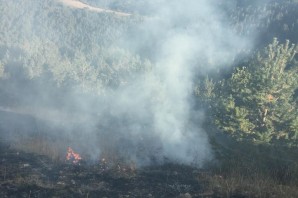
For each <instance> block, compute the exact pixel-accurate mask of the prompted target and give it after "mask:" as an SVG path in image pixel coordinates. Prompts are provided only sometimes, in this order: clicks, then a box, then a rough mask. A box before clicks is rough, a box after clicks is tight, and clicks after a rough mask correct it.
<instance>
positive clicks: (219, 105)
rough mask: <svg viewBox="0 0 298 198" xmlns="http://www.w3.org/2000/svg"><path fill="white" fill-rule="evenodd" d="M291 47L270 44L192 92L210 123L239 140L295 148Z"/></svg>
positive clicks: (297, 131) (297, 73) (296, 84)
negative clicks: (224, 75)
mask: <svg viewBox="0 0 298 198" xmlns="http://www.w3.org/2000/svg"><path fill="white" fill-rule="evenodd" d="M295 48H296V46H295V45H294V44H290V43H289V41H287V42H286V43H284V44H279V43H278V41H277V39H274V41H273V43H271V44H270V45H269V46H268V47H266V48H265V49H264V50H262V51H261V52H258V53H256V54H255V55H254V56H253V57H252V58H251V59H250V60H249V61H248V62H247V64H245V65H244V66H240V67H237V68H235V70H234V72H233V73H232V74H231V76H230V77H229V78H227V79H222V80H219V81H213V80H212V79H209V78H206V80H205V82H202V83H201V84H200V85H199V86H198V87H197V89H196V92H197V94H198V96H199V98H200V99H201V102H202V103H205V104H206V103H207V104H208V106H209V109H208V112H209V115H210V117H211V119H212V120H214V123H215V124H216V125H217V126H218V127H219V128H220V129H222V130H223V131H224V132H226V133H228V134H230V135H231V136H233V137H235V138H236V139H238V140H250V141H253V142H261V143H274V144H287V145H295V146H297V143H298V106H297V105H298V99H297V93H296V92H297V90H298V81H297V79H298V62H297V61H296V60H295V58H294V57H295V55H296V53H297V52H296V50H295Z"/></svg>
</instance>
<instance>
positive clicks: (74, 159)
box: [66, 147, 82, 164]
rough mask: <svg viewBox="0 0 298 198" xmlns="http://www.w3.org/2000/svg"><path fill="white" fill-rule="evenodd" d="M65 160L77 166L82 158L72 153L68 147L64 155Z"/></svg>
mask: <svg viewBox="0 0 298 198" xmlns="http://www.w3.org/2000/svg"><path fill="white" fill-rule="evenodd" d="M66 160H67V161H72V163H74V164H77V163H79V162H80V161H81V160H82V157H81V156H80V154H78V153H76V152H74V151H73V150H72V148H70V147H68V148H67V154H66Z"/></svg>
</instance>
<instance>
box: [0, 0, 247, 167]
mask: <svg viewBox="0 0 298 198" xmlns="http://www.w3.org/2000/svg"><path fill="white" fill-rule="evenodd" d="M150 5H153V7H154V9H152V8H151V9H150V10H154V11H153V13H151V14H150V17H145V18H143V19H142V22H141V23H140V24H138V25H137V26H135V29H133V30H129V31H128V33H127V34H126V36H124V37H123V38H121V39H120V40H119V41H118V42H117V43H118V46H119V47H120V48H124V49H125V50H128V51H129V52H130V53H135V54H138V55H139V56H140V57H141V59H149V60H150V62H151V63H150V67H149V68H147V69H146V71H143V72H139V73H137V74H132V75H131V78H129V79H128V82H121V83H123V85H122V86H112V87H101V89H103V91H95V92H94V89H93V90H91V91H90V90H86V85H85V84H84V86H79V87H77V86H72V85H71V84H67V86H66V85H64V88H63V89H62V88H61V87H56V88H53V87H55V86H52V85H51V86H49V85H50V84H49V83H48V82H47V81H46V80H45V81H43V79H42V78H41V77H39V79H38V80H35V81H33V82H35V83H29V84H27V86H25V85H24V84H22V83H21V81H20V80H19V79H17V78H16V79H13V80H14V82H15V84H14V85H13V89H12V87H11V86H9V85H8V86H7V90H6V93H8V94H11V95H13V96H14V97H15V98H17V101H18V102H17V104H18V105H17V106H18V107H17V108H16V107H15V106H14V107H9V108H6V107H3V108H2V112H6V113H8V112H10V113H16V114H18V116H19V115H20V114H22V115H26V116H31V117H32V119H33V120H35V121H34V123H39V124H40V126H39V131H41V133H45V134H51V135H53V136H55V137H61V138H65V139H66V141H65V142H66V143H67V144H68V145H63V146H65V147H66V146H72V147H74V148H75V149H76V150H77V151H78V152H81V153H85V154H88V155H89V156H91V158H93V159H98V158H99V157H100V155H102V154H103V153H105V152H108V151H110V152H111V153H115V154H116V155H119V156H120V157H121V158H123V159H124V160H127V161H134V162H136V163H137V164H139V165H148V164H151V163H164V162H174V163H181V164H192V165H197V166H202V165H203V163H204V162H205V161H206V160H210V159H212V151H211V148H210V145H209V143H208V136H207V133H208V132H206V131H204V130H203V129H202V128H201V123H202V121H203V120H204V115H203V111H201V110H199V109H195V108H194V106H195V104H194V100H193V86H194V85H193V82H194V77H195V75H196V74H198V73H199V74H206V73H208V72H210V71H212V70H214V69H216V68H220V67H226V66H229V65H230V64H232V62H233V61H234V58H235V56H237V54H238V53H239V52H240V51H241V50H242V49H243V48H246V49H247V48H249V47H250V45H249V43H250V40H249V39H248V38H244V37H239V36H237V35H236V33H235V32H234V31H233V30H232V29H231V28H230V26H229V23H228V18H227V13H225V9H224V8H225V4H224V3H221V4H219V3H218V2H217V1H215V0H201V1H195V0H189V1H187V2H183V1H178V0H174V1H162V0H160V1H155V2H154V4H149V5H148V6H150ZM86 59H87V61H88V57H86ZM98 64H100V63H98ZM55 89H57V90H55ZM32 90H34V91H32ZM12 91H13V94H12ZM4 98H5V97H4ZM6 99H7V98H6ZM6 118H8V117H6ZM19 120H20V119H19V117H18V118H11V119H8V120H6V121H5V122H2V123H1V127H2V130H3V131H9V132H11V133H13V132H12V131H16V130H17V131H19V133H17V134H22V136H26V135H27V136H30V135H31V133H30V132H29V131H34V130H35V128H36V127H33V126H32V123H33V121H28V122H24V123H22V124H21V125H20V126H19V127H18V128H16V130H12V128H13V126H18V125H19V124H16V123H19ZM41 123H42V124H41ZM37 125H38V124H37ZM35 126H36V125H35ZM8 128H9V129H8ZM25 128H27V130H25ZM45 128H47V129H45ZM8 136H9V137H10V138H9V139H15V137H14V136H13V135H8ZM63 146H62V147H63Z"/></svg>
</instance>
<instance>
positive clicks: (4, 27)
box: [0, 0, 298, 145]
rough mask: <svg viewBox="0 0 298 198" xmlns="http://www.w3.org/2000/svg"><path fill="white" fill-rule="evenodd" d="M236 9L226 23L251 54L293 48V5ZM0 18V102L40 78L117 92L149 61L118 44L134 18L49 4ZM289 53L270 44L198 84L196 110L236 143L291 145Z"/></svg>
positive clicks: (296, 15) (21, 7) (7, 6)
mask: <svg viewBox="0 0 298 198" xmlns="http://www.w3.org/2000/svg"><path fill="white" fill-rule="evenodd" d="M85 2H87V3H93V5H104V4H105V5H106V6H110V8H115V9H122V10H123V11H129V12H132V13H134V12H136V13H141V14H142V13H143V12H142V11H141V10H139V9H140V7H142V6H139V5H141V4H142V3H144V1H140V2H138V3H137V4H134V6H135V7H134V6H131V5H132V1H129V0H127V1H116V0H115V1H111V2H110V3H109V4H108V3H107V1H97V4H96V1H91V0H89V1H85ZM235 2H236V3H235V4H233V6H231V7H229V8H227V12H228V13H229V16H230V21H229V24H230V25H231V26H232V27H233V28H234V30H235V32H236V33H237V34H239V35H242V36H248V37H255V38H256V41H257V43H258V46H257V47H259V46H265V45H267V43H268V41H269V40H272V38H273V37H277V38H279V39H280V40H282V41H283V40H285V39H290V41H291V42H293V43H297V42H298V37H297V32H298V20H297V19H298V12H297V10H298V4H297V2H295V1H285V2H279V1H276V2H275V1H274V3H269V4H258V3H256V1H255V2H254V3H249V2H248V1H235ZM153 7H154V6H153ZM153 7H152V8H153ZM128 8H129V9H128ZM148 11H150V10H147V12H148ZM0 13H1V15H0V77H1V83H0V92H1V97H2V99H3V96H4V95H7V87H8V86H9V87H11V92H13V91H14V87H16V84H17V83H19V85H18V86H20V84H21V85H22V86H25V84H26V83H31V82H32V81H33V82H34V81H35V82H39V81H38V80H40V79H43V83H45V82H47V83H48V84H50V85H51V86H53V87H55V88H57V89H59V88H61V87H62V88H64V89H63V90H62V91H65V89H72V88H78V89H79V90H80V91H81V92H86V91H87V92H88V91H91V92H95V93H97V94H102V93H104V92H105V90H106V89H114V88H121V86H123V85H126V84H127V83H129V81H130V80H132V79H134V78H136V77H137V76H139V75H140V74H142V73H144V72H145V71H148V70H150V68H151V67H152V62H151V61H150V60H149V59H150V58H147V59H146V56H144V54H142V52H135V51H133V50H130V49H129V48H127V47H125V45H123V43H125V42H122V41H123V39H125V38H126V36H127V35H128V34H129V32H130V31H131V30H132V29H134V28H135V27H136V25H137V24H140V23H142V19H141V17H136V16H130V17H119V16H116V15H113V14H107V13H96V12H90V11H88V10H84V9H82V10H80V9H71V8H69V7H67V6H63V4H60V3H58V2H57V1H51V0H44V1H34V0H26V1H22V0H16V1H4V0H0ZM143 14H146V13H143ZM268 32H270V34H268ZM295 54H296V51H295V45H292V44H290V42H288V41H287V42H285V43H284V44H279V43H278V41H277V40H274V41H273V43H271V44H270V45H269V46H268V47H266V48H265V49H264V50H262V51H260V53H256V54H255V55H253V56H252V58H251V59H249V60H247V61H246V62H245V61H244V62H245V63H243V65H239V67H236V68H235V70H234V71H233V72H232V73H231V74H230V75H228V77H226V76H225V77H222V76H221V75H220V74H219V75H218V76H216V77H215V78H214V79H213V80H212V79H211V78H210V79H209V78H206V80H205V82H203V81H202V80H201V83H200V84H199V85H198V87H197V89H196V91H197V95H198V100H199V103H201V104H204V105H205V104H208V106H209V109H207V114H208V115H209V116H210V119H211V120H212V121H214V124H215V125H216V126H217V127H218V128H220V129H221V130H222V131H224V132H226V133H228V134H230V135H232V136H233V137H235V138H236V139H239V140H250V141H253V142H262V143H278V144H287V145H297V138H298V112H297V109H298V108H297V86H298V85H297V82H298V81H297V78H298V76H297V66H298V65H297V62H296V59H297V57H296V59H295ZM240 62H243V60H241V61H240ZM213 76H214V75H213ZM15 79H19V80H20V81H19V82H16V81H15ZM45 79H46V80H45ZM32 84H34V83H32ZM55 88H53V89H55ZM15 90H17V89H15ZM2 93H3V94H2ZM10 94H11V93H10ZM8 98H9V97H8ZM10 102H11V101H10ZM2 103H5V102H4V100H2Z"/></svg>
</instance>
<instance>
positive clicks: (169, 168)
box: [0, 143, 216, 198]
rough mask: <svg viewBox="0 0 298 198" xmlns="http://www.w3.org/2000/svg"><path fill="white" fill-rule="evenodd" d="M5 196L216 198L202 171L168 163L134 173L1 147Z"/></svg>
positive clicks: (1, 188) (0, 175)
mask: <svg viewBox="0 0 298 198" xmlns="http://www.w3.org/2000/svg"><path fill="white" fill-rule="evenodd" d="M0 160H1V164H0V197H3V198H6V197H16V198H19V197H30V198H33V197H119V198H124V197H150V198H153V197H171V198H173V197H185V198H190V197H216V196H215V195H214V194H213V193H210V192H206V190H204V182H203V181H199V179H198V178H199V177H200V175H202V174H204V171H203V170H200V169H196V168H193V167H189V166H182V165H174V164H167V165H162V166H151V167H143V168H134V167H131V166H123V165H121V166H120V165H119V164H118V165H115V164H114V165H111V164H108V163H107V162H103V161H100V162H93V163H87V162H85V161H80V163H78V164H74V163H72V162H71V161H53V160H51V159H49V158H48V157H46V156H42V155H36V154H33V153H25V152H21V151H18V150H14V149H12V148H11V147H10V146H9V145H5V144H3V143H1V146H0Z"/></svg>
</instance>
